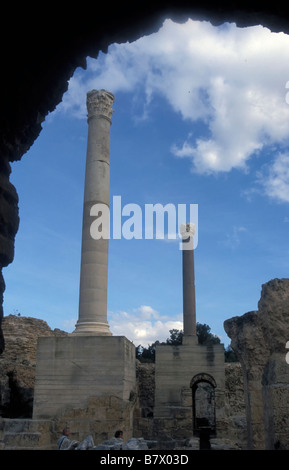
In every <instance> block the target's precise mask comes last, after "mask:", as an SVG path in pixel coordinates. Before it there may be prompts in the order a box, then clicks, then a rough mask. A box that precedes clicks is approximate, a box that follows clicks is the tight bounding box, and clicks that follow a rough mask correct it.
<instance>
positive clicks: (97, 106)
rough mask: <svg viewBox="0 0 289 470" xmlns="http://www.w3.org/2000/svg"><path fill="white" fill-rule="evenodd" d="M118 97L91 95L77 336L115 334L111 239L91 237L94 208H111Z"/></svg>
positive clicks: (104, 93)
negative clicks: (110, 306)
mask: <svg viewBox="0 0 289 470" xmlns="http://www.w3.org/2000/svg"><path fill="white" fill-rule="evenodd" d="M113 101H114V96H113V94H112V93H110V92H108V91H106V90H92V91H90V92H88V93H87V102H86V104H87V111H88V115H87V116H88V119H87V121H88V138H87V154H86V173H85V190H84V205H83V226H82V248H81V272H80V292H79V317H78V322H77V324H76V329H75V331H74V333H75V334H81V335H111V332H110V330H109V325H108V323H107V273H108V239H107V238H99V239H95V238H93V237H92V236H91V225H92V222H93V220H94V219H93V217H92V215H97V214H96V213H95V209H94V211H92V213H91V209H92V207H93V206H95V204H103V205H105V206H107V208H109V176H110V126H111V116H112V113H113V110H112V105H113Z"/></svg>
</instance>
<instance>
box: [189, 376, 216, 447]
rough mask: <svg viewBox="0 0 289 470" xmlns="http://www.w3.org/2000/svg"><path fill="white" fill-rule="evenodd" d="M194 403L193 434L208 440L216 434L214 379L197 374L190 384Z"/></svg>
mask: <svg viewBox="0 0 289 470" xmlns="http://www.w3.org/2000/svg"><path fill="white" fill-rule="evenodd" d="M190 386H191V388H192V403H193V432H194V435H195V436H200V437H204V436H207V437H208V438H209V437H210V436H212V435H215V433H216V413H215V388H216V386H217V384H216V381H215V379H214V377H212V376H211V375H209V374H197V375H195V376H194V377H193V378H192V380H191V383H190Z"/></svg>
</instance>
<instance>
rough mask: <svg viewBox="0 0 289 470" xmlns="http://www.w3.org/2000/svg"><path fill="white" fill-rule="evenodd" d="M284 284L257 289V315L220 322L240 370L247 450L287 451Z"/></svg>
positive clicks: (288, 306)
mask: <svg viewBox="0 0 289 470" xmlns="http://www.w3.org/2000/svg"><path fill="white" fill-rule="evenodd" d="M288 316H289V279H273V280H272V281H270V282H268V283H267V284H264V285H263V286H262V293H261V298H260V301H259V303H258V310H257V311H253V312H248V313H246V314H245V315H243V316H241V317H234V318H231V319H229V320H227V321H226V322H225V323H224V327H225V330H226V332H227V334H228V336H229V337H230V338H231V340H232V342H231V345H232V347H233V349H234V351H235V352H236V354H237V355H238V358H239V360H240V363H241V365H242V369H243V376H244V387H245V390H244V391H245V402H246V415H247V424H248V448H252V449H274V448H285V449H288V442H289V421H288V420H289V388H288V384H289V364H288V363H287V362H286V360H285V356H286V349H285V347H286V343H287V341H288V338H289V323H288Z"/></svg>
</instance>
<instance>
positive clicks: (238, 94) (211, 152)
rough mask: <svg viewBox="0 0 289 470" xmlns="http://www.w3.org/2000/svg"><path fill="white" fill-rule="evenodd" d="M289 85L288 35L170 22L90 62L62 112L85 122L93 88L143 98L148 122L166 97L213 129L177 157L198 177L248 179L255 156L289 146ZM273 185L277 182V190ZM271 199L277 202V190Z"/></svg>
mask: <svg viewBox="0 0 289 470" xmlns="http://www.w3.org/2000/svg"><path fill="white" fill-rule="evenodd" d="M288 79H289V37H288V36H287V35H285V34H283V33H279V34H277V33H271V32H270V30H268V29H267V28H264V27H262V26H255V27H249V28H237V27H236V25H234V24H226V25H223V26H222V27H220V28H217V27H214V26H212V25H211V24H210V23H208V22H198V21H192V20H189V21H187V22H186V23H185V24H176V23H173V22H172V21H171V20H166V21H165V22H164V24H163V27H162V28H161V29H160V31H159V32H158V33H155V34H152V35H150V36H145V37H143V38H141V39H139V40H137V41H135V42H133V43H125V44H114V45H112V46H111V47H110V48H109V51H108V53H107V54H106V55H104V54H101V55H100V56H99V58H98V60H92V59H88V71H87V72H85V73H84V72H83V71H80V70H78V71H77V73H76V74H75V76H74V77H73V78H72V79H71V81H70V85H69V90H68V92H67V94H66V95H65V96H64V100H63V103H62V105H61V107H60V109H62V110H63V111H69V112H71V113H76V114H77V115H78V116H82V117H83V116H85V115H86V109H85V95H86V92H87V91H88V90H90V89H93V88H96V89H98V88H106V89H108V90H110V91H112V92H114V93H116V92H118V91H124V92H131V93H133V95H134V97H139V96H140V95H139V93H140V91H142V92H143V93H144V95H145V98H143V103H142V116H140V115H139V117H144V116H148V115H149V112H150V103H151V102H152V100H153V98H154V97H155V96H162V97H163V98H165V99H166V100H167V101H168V102H169V104H170V105H171V107H172V108H173V109H174V110H175V111H176V112H177V113H179V114H180V116H181V117H182V118H183V119H185V120H188V121H191V122H192V127H193V123H196V122H197V121H202V122H203V123H205V124H206V129H207V132H206V134H205V135H198V137H197V138H195V137H194V134H193V133H192V132H191V133H190V135H189V136H188V138H187V139H186V140H185V142H184V143H183V144H182V145H179V146H176V145H172V147H171V148H172V152H173V153H174V155H175V156H176V157H187V158H189V159H190V160H191V162H192V168H193V170H194V171H196V172H198V173H215V172H229V171H231V170H232V169H233V168H237V169H242V170H246V171H248V163H249V160H250V158H251V157H252V155H254V154H256V153H259V152H260V151H261V150H262V149H263V148H264V147H265V146H268V145H269V146H270V145H273V144H274V145H275V144H279V145H283V144H284V143H286V142H287V143H288V137H289V126H288V122H289V105H288V103H287V102H286V100H285V98H286V91H287V90H286V83H287V82H288ZM142 96H143V95H142ZM137 109H139V106H138V108H137ZM171 144H173V142H172V143H171ZM168 145H169V143H168ZM274 165H275V166H274V168H275V169H274V168H273V167H272V172H273V173H274V172H275V173H276V171H277V172H278V169H276V162H275V164H274ZM273 180H274V177H273V176H272V175H271V179H270V183H271V187H272V185H273ZM275 181H276V178H275ZM283 183H284V184H285V182H284V181H283ZM284 184H283V186H284ZM283 189H284V191H285V193H284V195H285V197H284V200H287V195H286V194H287V193H286V188H285V187H284V188H283ZM267 194H272V195H274V189H273V187H272V189H271V192H270V191H269V192H268V191H267ZM278 197H281V198H282V193H281V192H280V191H279V196H278Z"/></svg>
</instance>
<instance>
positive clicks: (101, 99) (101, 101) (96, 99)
mask: <svg viewBox="0 0 289 470" xmlns="http://www.w3.org/2000/svg"><path fill="white" fill-rule="evenodd" d="M113 102H114V96H113V94H112V93H110V92H109V91H106V90H91V91H89V92H88V93H87V96H86V106H87V118H88V120H89V119H90V118H92V117H104V118H105V119H108V120H109V121H110V122H111V116H112V113H113V109H112V105H113Z"/></svg>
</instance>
